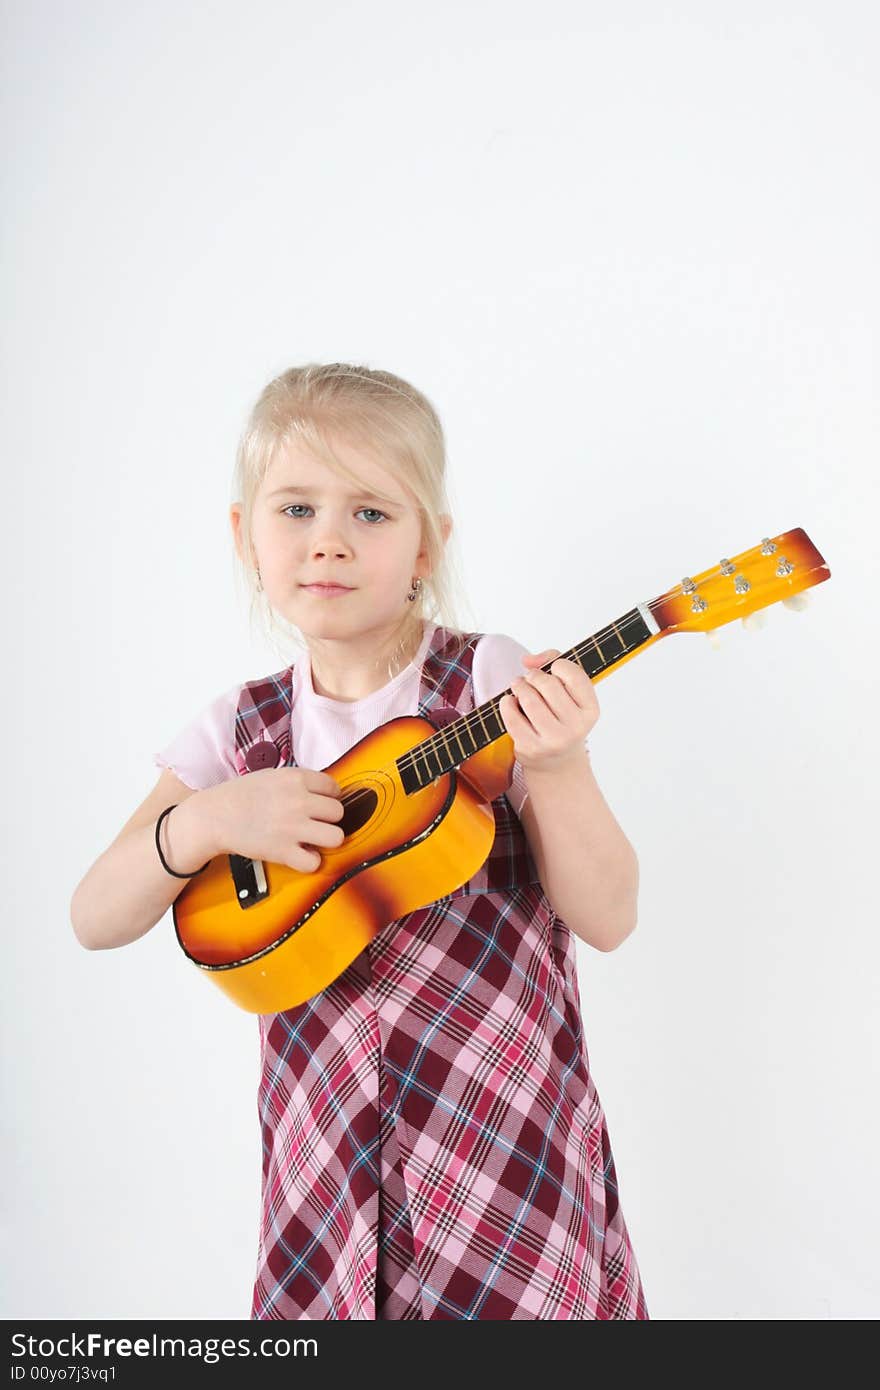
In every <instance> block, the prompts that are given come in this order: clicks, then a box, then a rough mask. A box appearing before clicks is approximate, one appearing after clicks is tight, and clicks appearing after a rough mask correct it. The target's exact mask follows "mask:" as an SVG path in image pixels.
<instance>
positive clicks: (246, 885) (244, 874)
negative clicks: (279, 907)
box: [229, 854, 269, 907]
mask: <svg viewBox="0 0 880 1390" xmlns="http://www.w3.org/2000/svg"><path fill="white" fill-rule="evenodd" d="M229 868H230V872H231V873H232V881H233V883H234V884H235V896H236V898H237V899H238V905H239V907H253V906H254V905H255V904H256V903H261V902H262V901H263V899H264V898H268V896H269V885H268V884H267V882H266V870H265V869H264V868H263V863H262V860H260V859H247V858H246V857H245V856H244V855H243V854H230V856H229Z"/></svg>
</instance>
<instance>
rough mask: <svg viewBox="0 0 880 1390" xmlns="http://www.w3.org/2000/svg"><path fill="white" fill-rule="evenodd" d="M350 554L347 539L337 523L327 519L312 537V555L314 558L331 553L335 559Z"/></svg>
mask: <svg viewBox="0 0 880 1390" xmlns="http://www.w3.org/2000/svg"><path fill="white" fill-rule="evenodd" d="M350 554H351V546H350V544H349V542H348V539H347V537H346V535H345V533H344V531H343V529H342V527H340V526H339V525H338V524H336V523H334V522H333V521H331V520H329V518H328V520H327V524H326V525H325V526H322V527H321V528H320V531H319V532H318V533H317V534H316V535H315V536H314V537H313V538H312V555H313V556H314V557H315V558H319V557H321V556H326V555H333V556H335V557H336V558H337V559H339V558H344V557H345V556H346V555H350Z"/></svg>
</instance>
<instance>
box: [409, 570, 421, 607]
mask: <svg viewBox="0 0 880 1390" xmlns="http://www.w3.org/2000/svg"><path fill="white" fill-rule="evenodd" d="M421 588H422V581H421V579H420V578H419V577H418V576H416V578H415V579H414V580H413V582H412V588H411V589H410V591H409V593H408V594H407V598H408V599H409V601H410V603H414V602H415V600H416V598H417V597H418V595H419V593H420V592H421Z"/></svg>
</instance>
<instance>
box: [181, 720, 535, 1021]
mask: <svg viewBox="0 0 880 1390" xmlns="http://www.w3.org/2000/svg"><path fill="white" fill-rule="evenodd" d="M436 732H437V730H436V726H435V725H433V724H432V723H431V722H430V721H429V720H427V719H423V718H421V717H419V716H403V717H401V718H399V719H392V720H390V721H389V722H388V723H387V724H383V725H381V726H380V727H379V728H378V729H375V730H374V731H373V732H372V733H370V734H368V735H367V736H366V737H365V738H363V739H361V741H360V743H357V744H355V745H354V747H353V748H350V749H349V750H348V752H347V753H345V754H344V755H343V757H341V758H339V759H338V760H337V761H336V762H335V763H332V764H331V765H330V766H329V767H327V768H324V769H323V771H325V772H327V773H329V774H330V776H332V777H333V778H334V779H335V780H336V782H337V783H338V784H339V787H340V789H341V794H342V796H341V799H342V802H343V806H344V808H345V813H344V816H343V819H342V820H341V821H339V822H337V824H340V825H341V826H342V829H343V830H344V832H345V839H344V840H343V842H342V844H341V845H339V846H338V847H336V848H330V849H328V848H325V847H323V846H321V847H320V853H321V864H320V866H319V868H318V869H316V870H315V871H314V872H311V873H307V872H301V871H298V870H296V869H292V868H290V867H288V866H287V865H284V864H262V865H260V866H259V869H260V873H259V889H256V888H255V890H254V891H252V892H248V894H247V897H246V898H242V897H241V895H240V893H241V890H240V889H237V887H236V882H235V879H234V877H233V872H232V861H233V859H234V858H237V857H236V856H230V855H228V854H223V855H218V856H217V857H216V858H215V859H212V860H211V862H210V863H209V865H208V867H207V868H206V869H205V870H204V872H203V873H201V874H199V875H198V877H196V878H194V879H192V881H191V882H190V883H189V884H187V887H186V888H185V889H184V891H183V892H182V893H181V894H180V895H179V897H178V898H177V900H176V902H175V904H174V908H173V912H174V926H175V930H176V932H177V938H178V941H179V943H180V945H181V947H182V949H183V951H184V953H185V954H186V955H187V956H188V957H189V959H190V960H191V961H193V963H194V964H196V965H198V966H200V967H201V968H202V969H203V970H205V971H206V972H207V973H208V974H209V975H210V978H211V979H212V980H213V981H214V983H215V984H217V985H218V986H219V988H221V989H222V990H224V991H225V993H227V994H228V995H229V997H230V998H231V999H232V1000H233V1001H234V1002H235V1003H236V1004H238V1005H239V1006H240V1007H241V1008H243V1009H246V1010H249V1011H250V1012H252V1013H277V1012H280V1011H283V1010H284V1009H290V1008H293V1007H294V1006H295V1005H297V1004H300V1003H303V1002H304V1001H305V1000H306V999H310V998H311V997H312V996H313V995H315V994H317V993H319V992H320V991H321V990H322V989H325V988H326V987H327V985H328V984H330V983H331V982H332V981H333V980H334V979H336V977H337V976H338V975H340V974H341V973H342V971H343V970H345V968H346V967H347V966H348V965H350V964H351V962H352V961H353V960H354V958H355V957H356V956H357V955H359V954H360V952H361V951H362V950H363V949H364V947H365V946H366V945H367V944H368V943H369V942H370V941H371V940H372V939H373V937H374V936H375V935H376V934H377V933H378V932H379V931H381V930H382V928H383V927H385V926H387V925H388V924H389V923H390V922H392V921H395V920H396V919H397V918H398V917H402V916H404V915H405V914H406V913H407V912H413V911H415V910H416V909H417V908H420V907H425V906H427V904H428V903H431V902H434V901H435V900H436V899H437V898H441V897H443V896H444V895H445V894H447V893H451V892H453V891H454V890H455V889H456V888H460V887H461V885H462V884H463V883H466V882H467V880H468V879H469V878H471V877H472V876H473V875H474V874H475V873H476V872H477V870H478V869H479V868H480V867H481V865H482V864H484V863H485V861H486V859H487V858H488V855H489V851H490V849H491V848H492V843H493V841H494V838H495V817H494V814H493V812H492V808H491V806H490V805H488V804H487V803H488V802H490V801H492V800H494V798H495V797H496V796H499V795H500V794H501V793H502V792H503V791H504V790H505V789H506V788H507V787H508V786H509V785H510V777H511V772H512V767H513V741H512V740H511V739H510V737H509V736H507V737H506V738H505V739H498V740H496V741H495V742H494V743H492V744H490V745H489V746H488V747H486V748H483V749H481V750H480V751H479V752H478V753H476V754H474V755H473V756H472V757H470V758H469V759H467V761H465V762H463V763H462V764H461V766H460V767H459V768H458V769H453V770H452V771H450V772H446V773H443V774H442V775H440V776H438V777H437V778H436V779H435V780H434V781H433V782H430V783H429V784H428V785H427V786H426V787H423V788H421V789H420V790H418V791H415V792H410V793H409V794H407V792H406V791H405V790H404V787H403V785H402V783H401V778H400V774H399V772H398V769H397V767H396V760H397V759H399V758H401V757H402V756H404V755H405V754H407V753H408V752H409V751H410V750H411V749H412V748H414V747H415V746H416V745H418V744H420V743H421V742H423V740H425V739H426V738H427V737H428V736H429V735H432V734H435V733H436ZM245 862H246V861H241V863H242V864H243V863H245ZM248 867H250V868H252V867H253V866H251V865H250V864H249V863H248Z"/></svg>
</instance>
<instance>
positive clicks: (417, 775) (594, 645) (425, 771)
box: [396, 604, 660, 795]
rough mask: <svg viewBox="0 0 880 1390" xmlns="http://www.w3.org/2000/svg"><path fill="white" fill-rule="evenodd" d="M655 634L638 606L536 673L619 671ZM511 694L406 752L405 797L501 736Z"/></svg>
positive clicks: (647, 611)
mask: <svg viewBox="0 0 880 1390" xmlns="http://www.w3.org/2000/svg"><path fill="white" fill-rule="evenodd" d="M659 632H660V627H659V626H658V624H657V622H656V620H655V619H654V616H653V614H652V613H651V608H650V604H639V605H638V606H637V607H636V608H633V609H631V610H630V612H629V613H625V614H624V615H623V617H622V618H618V619H617V621H616V622H613V623H611V624H609V626H608V627H605V628H602V629H601V630H600V631H599V632H595V633H593V635H592V637H587V638H586V639H585V640H584V641H583V642H578V643H577V645H576V646H574V647H570V648H569V650H568V651H567V652H562V653H560V656H554V657H553V659H552V660H551V661H548V662H547V664H546V665H545V666H542V667H541V668H540V669H541V670H542V671H549V670H550V667H551V666H552V665H553V662H554V661H559V660H561V659H563V658H564V659H565V660H566V661H576V662H577V663H578V665H579V666H582V667H583V669H584V670H585V671H586V673H587V675H588V676H589V677H590V679H591V680H595V679H596V678H597V677H598V676H600V675H603V674H604V673H605V672H607V671H609V670H611V668H612V667H614V666H617V665H619V663H620V662H621V661H624V660H625V659H626V658H627V657H630V656H632V655H633V653H634V652H636V651H638V649H639V648H640V647H643V646H645V644H646V643H647V642H649V641H651V639H652V638H653V637H656V636H657V635H658V633H659ZM511 693H512V692H511V691H510V690H509V689H508V690H502V691H501V692H500V693H499V694H498V695H493V696H492V699H491V700H486V701H485V702H484V703H483V704H482V705H478V706H477V707H476V708H475V709H473V710H471V712H470V713H469V714H465V715H462V716H461V718H460V719H454V720H452V721H451V722H450V723H449V724H446V725H445V726H444V727H443V728H442V729H439V730H438V731H437V733H435V734H432V735H431V736H430V738H426V739H424V740H423V741H422V742H421V743H418V744H416V745H415V747H414V748H410V749H409V751H408V752H407V753H405V754H404V755H403V757H402V758H398V760H397V764H396V766H397V769H398V772H399V774H400V780H401V783H402V785H403V788H404V790H405V791H406V793H407V795H409V793H411V792H416V791H421V790H422V789H423V788H424V787H428V786H430V784H431V783H432V782H433V781H434V780H435V779H436V778H437V777H439V776H441V774H442V773H444V772H451V771H452V769H453V768H455V767H458V766H459V765H460V764H461V763H463V762H464V761H465V759H467V758H470V757H471V756H472V755H473V754H474V753H478V752H479V751H480V749H481V748H485V747H487V745H488V744H490V743H494V742H495V740H496V739H498V738H501V737H502V736H503V735H504V734H506V733H507V730H506V729H505V727H504V722H503V720H502V718H501V713H500V710H499V708H498V706H499V704H500V702H501V700H502V698H503V697H504V696H505V695H509V694H511Z"/></svg>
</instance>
